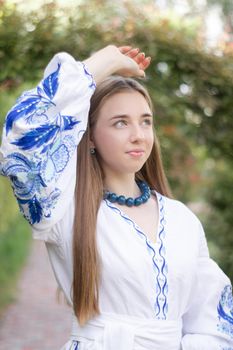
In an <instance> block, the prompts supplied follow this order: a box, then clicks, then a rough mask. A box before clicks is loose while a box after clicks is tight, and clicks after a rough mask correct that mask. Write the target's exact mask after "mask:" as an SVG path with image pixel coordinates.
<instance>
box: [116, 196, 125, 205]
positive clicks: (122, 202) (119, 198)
mask: <svg viewBox="0 0 233 350" xmlns="http://www.w3.org/2000/svg"><path fill="white" fill-rule="evenodd" d="M125 202H126V198H125V196H119V197H118V198H117V203H118V204H120V205H124V204H125Z"/></svg>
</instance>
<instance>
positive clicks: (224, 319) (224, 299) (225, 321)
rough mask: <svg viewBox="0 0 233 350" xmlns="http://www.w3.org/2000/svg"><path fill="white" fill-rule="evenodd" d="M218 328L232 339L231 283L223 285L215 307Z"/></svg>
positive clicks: (232, 306) (232, 308)
mask: <svg viewBox="0 0 233 350" xmlns="http://www.w3.org/2000/svg"><path fill="white" fill-rule="evenodd" d="M217 310H218V319H219V324H218V330H219V331H220V332H222V333H224V334H226V335H228V336H229V337H230V338H231V339H233V296H232V287H231V285H227V286H225V288H224V289H223V291H222V294H221V298H220V301H219V304H218V307H217Z"/></svg>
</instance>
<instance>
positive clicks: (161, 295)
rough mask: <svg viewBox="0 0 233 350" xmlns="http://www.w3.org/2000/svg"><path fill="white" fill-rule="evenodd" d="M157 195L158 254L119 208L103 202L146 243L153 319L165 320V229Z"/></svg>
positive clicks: (166, 287) (166, 285)
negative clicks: (152, 277)
mask: <svg viewBox="0 0 233 350" xmlns="http://www.w3.org/2000/svg"><path fill="white" fill-rule="evenodd" d="M157 195H158V201H159V213H160V218H159V232H158V242H157V244H158V252H156V249H155V248H154V246H153V243H151V242H149V240H148V238H147V236H146V235H145V233H144V232H142V231H141V230H140V228H139V227H138V226H137V225H136V224H135V222H134V221H132V220H131V219H130V218H129V217H128V216H127V215H126V214H125V213H123V212H122V211H121V210H120V209H119V208H117V207H116V206H115V205H114V204H112V203H110V202H109V201H108V200H105V202H106V204H107V205H108V207H110V208H111V209H113V210H114V211H115V212H117V213H119V214H120V215H121V217H123V219H124V220H125V221H126V222H128V223H129V224H130V225H132V226H133V227H134V229H135V231H136V232H137V233H138V235H139V237H140V238H142V239H143V241H144V242H145V243H146V246H147V249H148V252H149V254H150V255H151V258H152V262H153V267H154V271H155V273H156V301H155V317H156V319H162V320H166V318H167V312H168V303H167V293H168V283H167V273H168V266H167V263H166V260H165V247H164V239H165V229H164V223H165V219H164V197H163V196H161V195H159V194H157Z"/></svg>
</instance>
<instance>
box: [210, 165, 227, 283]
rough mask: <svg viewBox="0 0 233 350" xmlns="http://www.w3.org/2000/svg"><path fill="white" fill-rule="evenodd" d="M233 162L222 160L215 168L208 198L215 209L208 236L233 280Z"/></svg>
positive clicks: (212, 212) (218, 258)
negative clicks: (211, 188) (228, 162)
mask: <svg viewBox="0 0 233 350" xmlns="http://www.w3.org/2000/svg"><path fill="white" fill-rule="evenodd" d="M232 184H233V164H227V163H225V162H220V163H219V164H218V165H217V168H216V169H215V177H214V179H213V186H212V187H213V190H212V191H208V193H207V194H206V198H207V200H208V202H209V203H210V204H211V205H212V207H213V208H214V209H215V210H212V211H211V213H210V215H209V217H208V219H207V221H206V224H207V227H208V237H210V238H211V240H212V241H214V243H215V254H214V257H215V258H216V260H217V261H218V262H219V264H220V265H221V267H222V268H223V269H224V271H227V272H228V274H229V276H230V277H231V279H232V280H233V254H232V247H233V235H232V227H233V215H232V198H233V186H232Z"/></svg>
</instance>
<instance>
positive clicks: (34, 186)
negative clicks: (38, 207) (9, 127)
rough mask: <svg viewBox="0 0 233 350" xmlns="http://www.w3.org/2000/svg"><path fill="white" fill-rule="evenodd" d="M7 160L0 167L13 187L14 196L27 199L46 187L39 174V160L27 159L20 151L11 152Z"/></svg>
mask: <svg viewBox="0 0 233 350" xmlns="http://www.w3.org/2000/svg"><path fill="white" fill-rule="evenodd" d="M7 159H8V162H7V163H6V164H5V165H4V166H3V167H2V174H3V175H4V176H8V177H9V178H10V179H11V181H12V185H13V188H14V193H15V195H16V197H18V198H22V199H29V198H31V197H33V196H34V194H35V193H36V192H38V191H40V188H41V187H46V184H45V182H44V181H43V179H42V177H41V175H40V162H35V161H36V158H34V161H32V160H29V159H28V158H26V157H25V156H24V155H23V154H21V153H17V152H15V153H11V154H9V155H8V157H7Z"/></svg>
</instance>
